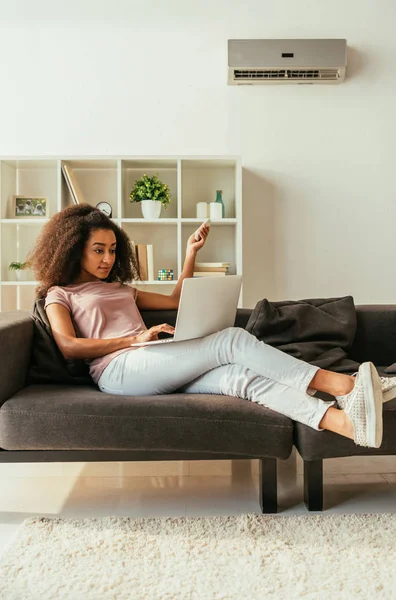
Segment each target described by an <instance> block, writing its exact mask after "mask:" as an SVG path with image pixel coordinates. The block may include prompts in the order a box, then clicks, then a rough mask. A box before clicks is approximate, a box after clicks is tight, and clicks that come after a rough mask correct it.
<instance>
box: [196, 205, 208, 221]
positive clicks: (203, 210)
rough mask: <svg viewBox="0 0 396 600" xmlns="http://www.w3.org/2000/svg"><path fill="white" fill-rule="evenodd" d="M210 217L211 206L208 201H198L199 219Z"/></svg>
mask: <svg viewBox="0 0 396 600" xmlns="http://www.w3.org/2000/svg"><path fill="white" fill-rule="evenodd" d="M207 217H209V206H208V203H207V202H197V219H206V218H207Z"/></svg>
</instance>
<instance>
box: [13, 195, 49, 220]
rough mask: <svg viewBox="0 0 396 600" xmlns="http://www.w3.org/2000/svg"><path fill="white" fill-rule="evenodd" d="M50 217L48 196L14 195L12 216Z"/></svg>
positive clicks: (26, 217) (29, 217) (28, 217)
mask: <svg viewBox="0 0 396 600" xmlns="http://www.w3.org/2000/svg"><path fill="white" fill-rule="evenodd" d="M16 217H17V218H18V219H23V218H25V219H32V218H36V217H48V206H47V198H33V197H32V196H12V218H16Z"/></svg>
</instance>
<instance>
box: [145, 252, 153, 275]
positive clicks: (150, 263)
mask: <svg viewBox="0 0 396 600" xmlns="http://www.w3.org/2000/svg"><path fill="white" fill-rule="evenodd" d="M146 249H147V279H148V281H153V280H154V257H153V245H152V244H147V246H146Z"/></svg>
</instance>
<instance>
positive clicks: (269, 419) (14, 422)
mask: <svg viewBox="0 0 396 600" xmlns="http://www.w3.org/2000/svg"><path fill="white" fill-rule="evenodd" d="M292 443H293V423H292V421H291V420H290V419H289V418H288V417H285V416H283V415H281V414H279V413H276V412H274V411H272V410H270V409H267V408H265V407H263V406H261V405H258V404H255V403H254V402H250V401H248V400H242V399H239V398H234V397H231V396H222V395H214V394H209V395H207V394H177V393H176V394H167V395H165V396H118V395H110V394H105V393H103V392H100V391H99V390H97V389H95V388H92V387H90V386H67V385H63V386H59V385H50V384H47V385H30V386H28V387H26V388H24V389H23V390H20V391H19V392H18V393H17V394H15V395H14V396H13V397H12V398H10V399H9V400H7V401H6V402H5V403H4V404H3V406H2V407H1V409H0V447H1V448H3V449H5V450H73V449H76V450H85V449H89V450H103V449H107V450H135V449H138V450H164V451H169V450H172V451H186V452H194V453H200V452H202V453H206V454H207V453H211V454H213V457H216V456H218V457H220V456H221V455H222V454H225V455H228V454H230V455H239V456H240V457H241V458H243V457H257V458H259V457H265V456H270V457H276V458H282V459H285V458H288V456H289V455H290V453H291V451H292ZM194 458H198V456H197V455H196V454H194Z"/></svg>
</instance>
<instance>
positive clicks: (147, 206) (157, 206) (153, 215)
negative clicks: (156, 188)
mask: <svg viewBox="0 0 396 600" xmlns="http://www.w3.org/2000/svg"><path fill="white" fill-rule="evenodd" d="M140 204H141V207H142V214H143V217H144V218H145V219H158V217H159V216H160V214H161V206H162V204H161V202H158V201H157V200H142V201H141V202H140Z"/></svg>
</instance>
